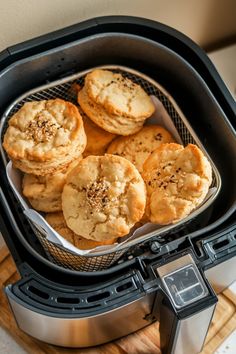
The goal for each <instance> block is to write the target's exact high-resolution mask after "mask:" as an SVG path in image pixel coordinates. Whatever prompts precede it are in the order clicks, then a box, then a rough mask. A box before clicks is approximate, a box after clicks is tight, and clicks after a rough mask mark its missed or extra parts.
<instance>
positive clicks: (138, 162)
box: [107, 125, 174, 172]
mask: <svg viewBox="0 0 236 354" xmlns="http://www.w3.org/2000/svg"><path fill="white" fill-rule="evenodd" d="M171 142H174V139H173V138H172V136H171V134H170V133H169V132H168V131H167V130H166V129H165V128H163V127H161V126H159V125H149V126H145V127H143V128H142V129H141V130H140V131H139V132H138V133H136V134H133V135H130V136H125V137H124V136H121V137H118V138H116V139H115V140H114V141H113V142H112V143H111V144H110V145H109V147H108V149H107V153H108V154H114V155H119V156H122V157H124V158H126V159H128V160H129V161H131V162H132V163H133V164H134V165H135V166H136V167H137V169H138V170H139V172H142V168H143V163H144V161H145V160H146V159H147V157H148V156H149V155H150V153H151V152H152V151H154V150H155V149H156V148H157V147H158V146H160V145H161V144H164V143H171Z"/></svg>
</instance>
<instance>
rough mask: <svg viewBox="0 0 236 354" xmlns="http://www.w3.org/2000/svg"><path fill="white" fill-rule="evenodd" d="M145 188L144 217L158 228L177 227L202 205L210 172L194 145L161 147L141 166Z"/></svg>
mask: <svg viewBox="0 0 236 354" xmlns="http://www.w3.org/2000/svg"><path fill="white" fill-rule="evenodd" d="M142 176H143V179H144V181H145V183H146V187H147V207H146V214H147V216H148V217H149V220H150V221H151V222H153V223H157V224H160V225H167V224H171V223H176V222H177V221H179V220H181V219H183V218H184V217H186V216H187V215H189V214H190V213H191V211H192V210H194V209H195V208H196V207H197V206H199V204H201V203H202V201H203V200H204V198H205V197H206V195H207V192H208V190H209V187H210V185H211V181H212V169H211V165H210V163H209V161H208V160H207V158H206V157H205V156H204V155H203V153H202V151H201V150H200V149H199V148H198V147H197V146H196V145H193V144H189V145H188V146H186V147H185V148H184V147H183V146H182V145H179V144H174V143H171V144H162V145H161V146H160V147H158V148H157V149H156V150H154V151H153V153H152V154H151V155H150V156H149V157H148V158H147V160H146V161H145V163H144V165H143V173H142Z"/></svg>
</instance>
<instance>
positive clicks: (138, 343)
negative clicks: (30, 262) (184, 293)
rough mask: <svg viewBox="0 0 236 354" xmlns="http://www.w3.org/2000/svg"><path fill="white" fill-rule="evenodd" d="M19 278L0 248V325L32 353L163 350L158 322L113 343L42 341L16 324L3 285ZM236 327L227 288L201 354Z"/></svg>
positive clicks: (152, 353) (153, 353) (149, 353)
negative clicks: (73, 345) (72, 345)
mask: <svg viewBox="0 0 236 354" xmlns="http://www.w3.org/2000/svg"><path fill="white" fill-rule="evenodd" d="M18 278H19V275H18V273H17V270H16V267H15V264H14V262H13V259H12V257H11V256H10V254H9V252H8V250H7V248H6V247H5V246H4V247H3V248H1V249H0V289H1V290H0V313H1V316H0V326H2V327H3V328H4V329H5V330H7V331H8V333H10V334H11V335H12V337H13V338H14V339H15V340H16V342H18V344H19V345H21V346H22V347H23V348H24V349H25V350H26V351H27V352H28V353H30V354H61V353H64V354H65V353H68V352H70V353H71V354H160V353H161V351H160V336H159V324H158V323H154V324H152V325H150V326H148V327H146V328H144V329H142V330H140V331H137V332H136V333H134V334H130V335H128V336H126V337H124V338H122V339H118V340H116V341H114V342H112V343H108V344H105V345H101V346H98V347H93V348H88V349H63V348H59V347H55V346H52V345H48V344H45V343H42V342H40V341H38V340H36V339H34V338H31V337H30V336H28V335H26V334H25V333H24V332H22V331H21V330H20V329H19V328H18V327H17V325H16V323H15V320H14V317H13V315H12V313H11V310H10V308H9V305H8V302H7V299H6V296H5V294H4V292H3V288H4V287H5V286H6V285H7V284H9V283H14V282H15V281H16V280H17V279H18ZM235 329H236V296H235V295H234V294H233V293H232V292H230V290H229V289H227V290H225V291H224V292H223V293H222V294H220V295H219V302H218V304H217V308H216V311H215V314H214V317H213V320H212V323H211V326H210V329H209V332H208V335H207V339H206V343H205V346H204V349H203V351H202V353H201V354H213V353H214V351H215V350H216V349H217V348H218V347H219V345H220V344H221V343H222V342H223V341H224V339H225V338H227V337H228V336H229V335H230V333H231V332H232V331H234V330H235Z"/></svg>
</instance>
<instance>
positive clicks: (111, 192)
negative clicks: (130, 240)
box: [62, 155, 146, 241]
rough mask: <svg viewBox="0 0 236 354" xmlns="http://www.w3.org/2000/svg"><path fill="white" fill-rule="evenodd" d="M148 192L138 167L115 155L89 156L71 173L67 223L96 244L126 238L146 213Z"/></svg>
mask: <svg viewBox="0 0 236 354" xmlns="http://www.w3.org/2000/svg"><path fill="white" fill-rule="evenodd" d="M145 204H146V189H145V184H144V182H143V179H142V177H141V176H140V174H139V172H138V170H137V169H136V167H135V166H134V165H133V164H132V163H131V162H129V161H128V160H126V159H124V158H122V157H120V156H114V155H105V156H88V157H86V158H85V159H83V160H82V161H81V162H80V163H79V164H78V165H77V167H76V168H75V169H73V171H72V172H71V173H70V174H69V176H68V178H67V182H66V184H65V186H64V189H63V193H62V210H63V214H64V217H65V220H66V223H67V225H68V227H69V228H70V229H72V230H73V231H74V232H75V233H76V234H78V235H82V236H83V237H85V238H88V239H93V240H95V241H106V240H110V239H114V238H116V237H122V236H125V235H127V234H128V233H129V231H130V229H131V228H132V227H133V226H134V224H135V223H136V222H138V221H139V220H140V219H141V218H142V215H143V213H144V209H145Z"/></svg>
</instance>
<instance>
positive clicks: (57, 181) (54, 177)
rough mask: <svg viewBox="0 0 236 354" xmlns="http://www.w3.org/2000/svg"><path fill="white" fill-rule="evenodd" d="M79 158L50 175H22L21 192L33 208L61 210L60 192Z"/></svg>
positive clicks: (47, 210) (46, 211)
mask: <svg viewBox="0 0 236 354" xmlns="http://www.w3.org/2000/svg"><path fill="white" fill-rule="evenodd" d="M81 159H82V156H81V157H80V158H79V159H76V160H75V161H73V162H71V163H70V165H69V166H68V167H67V168H66V169H64V170H62V171H59V172H57V173H54V174H51V175H46V176H36V175H32V174H25V175H24V177H23V181H22V193H23V195H24V196H25V197H26V198H27V199H28V201H29V202H30V204H31V205H32V207H33V208H34V209H35V210H38V211H43V212H45V213H50V212H55V211H60V210H62V207H61V193H62V190H63V187H64V184H65V183H66V177H67V175H68V173H69V172H70V171H71V170H72V169H73V168H74V167H75V166H76V165H77V164H78V163H79V161H80V160H81Z"/></svg>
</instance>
